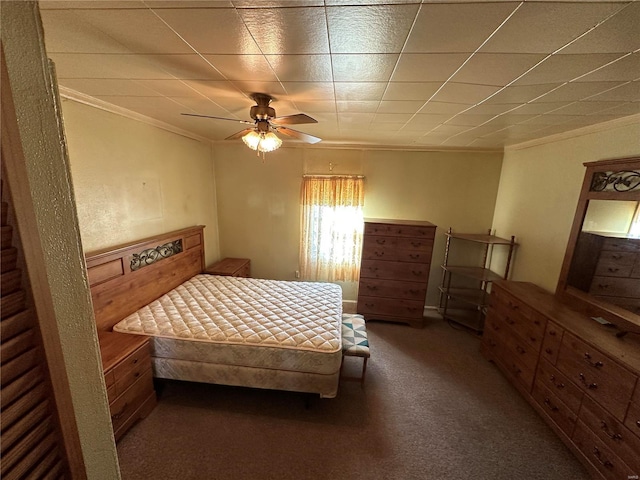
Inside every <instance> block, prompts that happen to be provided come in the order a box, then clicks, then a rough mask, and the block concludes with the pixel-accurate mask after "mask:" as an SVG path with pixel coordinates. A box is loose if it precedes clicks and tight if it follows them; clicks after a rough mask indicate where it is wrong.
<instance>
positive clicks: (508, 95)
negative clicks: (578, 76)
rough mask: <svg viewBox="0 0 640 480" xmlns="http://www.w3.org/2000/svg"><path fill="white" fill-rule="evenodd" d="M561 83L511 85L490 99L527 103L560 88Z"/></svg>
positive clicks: (499, 101)
mask: <svg viewBox="0 0 640 480" xmlns="http://www.w3.org/2000/svg"><path fill="white" fill-rule="evenodd" d="M560 85H562V84H560V83H550V84H545V85H511V86H509V87H506V88H504V89H503V90H501V91H500V92H498V93H496V94H495V95H494V96H492V97H491V98H490V99H489V100H488V101H489V102H491V103H505V104H506V103H527V102H529V101H531V100H534V99H535V98H537V97H539V96H540V95H543V94H545V93H547V92H550V91H552V90H553V89H555V88H558V87H559V86H560ZM549 101H553V100H549Z"/></svg>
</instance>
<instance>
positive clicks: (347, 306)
mask: <svg viewBox="0 0 640 480" xmlns="http://www.w3.org/2000/svg"><path fill="white" fill-rule="evenodd" d="M437 310H438V307H437V306H435V305H425V306H424V315H425V316H427V315H433V313H434V312H437ZM342 311H343V312H344V313H358V302H357V301H356V300H342Z"/></svg>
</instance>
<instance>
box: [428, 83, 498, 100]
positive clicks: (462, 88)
mask: <svg viewBox="0 0 640 480" xmlns="http://www.w3.org/2000/svg"><path fill="white" fill-rule="evenodd" d="M498 90H500V87H492V86H489V85H470V84H468V83H451V82H449V83H447V84H445V85H444V86H443V87H442V89H441V90H440V91H439V92H438V93H437V94H436V95H435V96H434V97H433V101H434V102H448V103H464V104H469V103H478V102H481V101H482V100H484V99H485V98H487V97H489V96H491V95H492V94H494V93H496V92H497V91H498Z"/></svg>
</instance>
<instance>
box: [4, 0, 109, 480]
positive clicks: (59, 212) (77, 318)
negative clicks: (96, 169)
mask: <svg viewBox="0 0 640 480" xmlns="http://www.w3.org/2000/svg"><path fill="white" fill-rule="evenodd" d="M1 21H2V44H3V47H4V51H5V55H6V61H7V68H8V71H9V77H10V81H11V86H12V88H13V94H14V101H15V106H16V114H17V116H18V124H19V128H20V135H21V138H22V142H23V150H24V155H25V162H26V167H27V171H28V175H29V183H30V188H31V192H32V195H33V204H34V207H35V213H36V218H37V228H38V230H39V232H40V238H41V240H42V244H43V250H44V254H45V261H46V270H47V277H48V283H49V286H50V290H51V294H52V297H53V303H54V309H55V315H56V321H57V324H58V330H59V332H60V340H61V344H62V349H63V354H64V361H65V364H66V370H67V375H68V379H69V384H70V387H71V391H72V394H73V406H74V410H75V414H76V421H77V425H78V432H79V436H80V442H81V445H82V452H83V456H84V462H85V466H86V470H87V476H88V478H90V479H116V478H119V477H120V473H119V469H118V461H117V453H116V449H115V444H114V442H113V434H112V431H111V421H110V414H109V406H108V403H107V396H106V390H105V387H104V378H103V375H102V364H101V361H100V354H99V351H98V345H97V337H96V330H95V326H94V322H93V310H92V307H91V300H90V296H89V289H88V283H87V279H86V273H85V269H84V257H83V255H82V248H81V245H80V236H79V232H78V224H77V219H76V212H75V202H74V198H73V192H72V189H71V185H70V177H69V171H68V165H67V163H66V158H65V155H64V152H63V150H62V149H61V148H60V142H59V135H58V131H59V130H58V124H57V123H56V119H57V116H56V112H55V110H54V103H53V101H52V94H51V86H50V84H49V80H48V77H49V76H48V73H47V70H46V68H47V60H46V56H45V54H44V48H43V44H42V41H43V40H42V32H41V26H40V18H39V13H38V9H37V5H36V4H35V3H34V2H3V4H2V16H1ZM52 373H53V374H54V375H55V374H56V372H52Z"/></svg>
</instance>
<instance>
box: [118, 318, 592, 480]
mask: <svg viewBox="0 0 640 480" xmlns="http://www.w3.org/2000/svg"><path fill="white" fill-rule="evenodd" d="M367 329H368V332H369V341H370V344H371V359H370V361H369V367H368V371H367V380H366V383H365V386H364V388H361V387H360V384H359V383H358V382H347V381H344V382H342V383H341V385H340V391H339V393H338V397H337V398H335V399H319V398H316V397H313V398H312V399H311V402H310V405H309V408H306V407H305V401H304V400H305V395H301V394H296V393H287V392H277V391H268V390H253V389H245V388H233V387H224V386H217V385H204V384H192V383H186V382H165V384H164V388H163V390H162V393H161V395H160V399H159V403H158V406H157V407H156V408H155V410H154V411H153V412H152V413H151V415H149V417H147V418H146V419H144V420H142V421H141V422H139V423H138V424H137V425H136V426H134V427H133V429H131V430H130V431H129V432H128V433H127V435H125V437H124V438H123V439H122V440H121V441H120V443H119V444H118V454H119V458H120V466H121V470H122V478H123V479H124V480H137V479H180V480H187V479H220V480H233V479H243V480H253V479H261V480H262V479H278V480H287V479H318V480H321V479H332V480H339V479H358V478H361V479H365V480H370V479H386V480H389V479H402V480H408V479H424V480H448V479H452V480H453V479H456V480H458V479H462V478H464V479H476V480H501V479H504V480H514V479H527V480H534V479H540V480H581V479H588V478H589V476H588V475H587V473H586V470H585V469H584V468H583V467H582V466H581V465H580V464H579V462H578V461H577V460H576V459H575V458H574V457H573V456H572V454H571V453H570V452H569V450H568V449H567V448H566V447H565V446H564V445H563V444H562V443H561V442H560V440H558V439H557V438H556V436H555V435H554V434H553V432H552V431H551V429H550V428H549V427H547V426H546V424H545V423H544V422H543V421H542V419H540V418H539V417H538V415H537V414H536V413H535V411H534V410H533V409H532V408H531V407H530V406H529V405H528V404H527V403H526V401H525V400H524V399H523V398H522V397H521V396H520V395H519V393H518V392H517V391H516V390H515V389H514V388H513V387H512V386H511V385H509V383H508V382H507V381H506V380H505V379H504V378H503V377H502V375H501V374H500V373H499V372H498V370H497V369H496V368H495V366H494V365H492V364H491V363H489V362H487V361H486V360H485V359H484V358H483V357H482V356H481V355H480V353H479V351H478V348H479V344H480V339H479V338H478V337H476V336H474V335H471V334H469V333H467V332H465V331H460V330H455V329H453V328H451V327H450V326H449V325H447V324H446V323H445V322H443V321H441V320H436V319H433V320H430V321H429V322H428V323H427V325H426V327H425V328H424V329H415V328H411V327H408V326H404V325H398V324H390V323H382V322H370V323H368V324H367ZM345 365H346V367H345V373H347V374H357V373H359V369H360V367H361V359H359V358H347V363H346V364H345Z"/></svg>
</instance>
